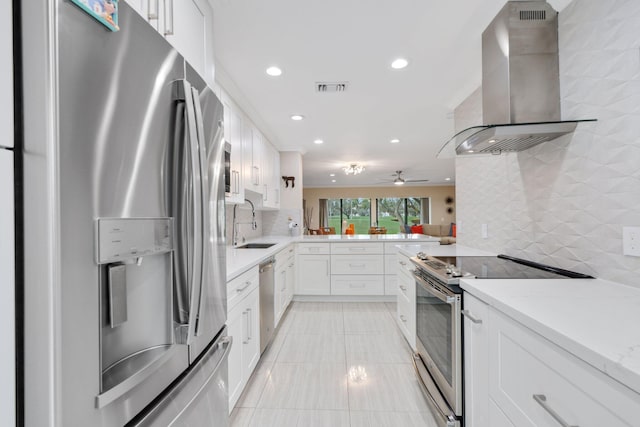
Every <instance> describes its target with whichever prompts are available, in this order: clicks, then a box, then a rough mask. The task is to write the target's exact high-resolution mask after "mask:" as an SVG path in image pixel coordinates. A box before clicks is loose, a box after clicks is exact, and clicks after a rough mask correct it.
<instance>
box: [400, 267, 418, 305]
mask: <svg viewBox="0 0 640 427" xmlns="http://www.w3.org/2000/svg"><path fill="white" fill-rule="evenodd" d="M396 278H397V281H396V283H397V285H398V286H397V287H396V293H397V294H398V295H402V296H404V297H405V298H406V299H408V300H409V301H410V302H411V303H412V304H415V301H416V282H415V280H414V279H413V277H410V276H409V275H407V274H406V273H404V272H401V273H400V274H399V275H397V276H396Z"/></svg>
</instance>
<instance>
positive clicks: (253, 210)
mask: <svg viewBox="0 0 640 427" xmlns="http://www.w3.org/2000/svg"><path fill="white" fill-rule="evenodd" d="M244 201H245V202H249V204H250V205H251V216H252V221H251V222H238V221H237V217H236V209H237V208H238V205H237V204H235V205H233V229H232V230H231V244H232V245H233V246H238V226H239V225H240V224H251V229H252V230H257V229H258V222H257V221H256V207H255V206H254V205H253V202H252V201H251V200H249V199H244ZM243 240H244V238H243Z"/></svg>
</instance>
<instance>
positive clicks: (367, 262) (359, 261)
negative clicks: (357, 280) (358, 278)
mask: <svg viewBox="0 0 640 427" xmlns="http://www.w3.org/2000/svg"><path fill="white" fill-rule="evenodd" d="M383 259H384V258H383V256H382V255H332V256H331V274H381V275H382V274H384V264H383Z"/></svg>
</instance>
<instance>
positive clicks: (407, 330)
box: [396, 254, 416, 351]
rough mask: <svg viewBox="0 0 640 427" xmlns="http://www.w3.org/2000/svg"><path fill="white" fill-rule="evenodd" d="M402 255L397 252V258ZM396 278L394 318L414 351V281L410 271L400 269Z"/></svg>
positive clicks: (401, 257) (400, 257)
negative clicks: (395, 311) (395, 309)
mask: <svg viewBox="0 0 640 427" xmlns="http://www.w3.org/2000/svg"><path fill="white" fill-rule="evenodd" d="M403 257H404V255H401V254H398V258H399V259H403ZM404 258H406V257H404ZM396 280H397V284H398V287H397V313H396V320H397V322H398V326H399V327H400V330H401V331H402V334H403V335H404V337H405V339H406V340H407V342H408V343H409V346H411V348H412V349H413V351H416V282H415V280H414V279H413V276H411V274H410V273H408V272H406V271H402V270H399V271H398V275H397V278H396Z"/></svg>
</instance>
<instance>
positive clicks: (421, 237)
mask: <svg viewBox="0 0 640 427" xmlns="http://www.w3.org/2000/svg"><path fill="white" fill-rule="evenodd" d="M298 239H300V240H298V241H300V242H318V241H320V242H323V241H326V242H331V243H336V242H352V241H354V240H355V241H371V242H439V241H440V238H439V237H432V236H427V235H425V234H352V235H341V234H325V235H320V236H300V237H298Z"/></svg>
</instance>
